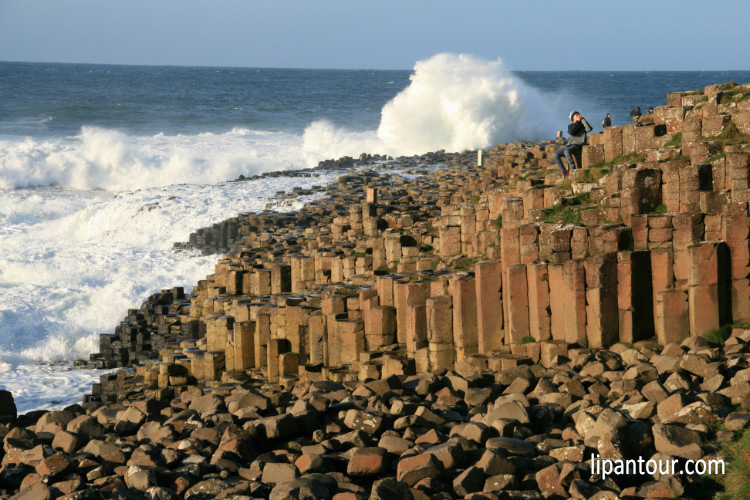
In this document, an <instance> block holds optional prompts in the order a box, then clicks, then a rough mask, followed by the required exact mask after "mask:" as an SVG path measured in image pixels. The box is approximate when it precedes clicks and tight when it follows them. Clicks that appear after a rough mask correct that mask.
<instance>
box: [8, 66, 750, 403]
mask: <svg viewBox="0 0 750 500" xmlns="http://www.w3.org/2000/svg"><path fill="white" fill-rule="evenodd" d="M749 80H750V72H747V71H745V72H627V73H621V72H522V73H513V72H510V71H508V70H507V69H506V68H505V67H504V65H503V63H502V61H501V60H495V61H484V60H481V59H478V58H476V57H472V56H468V55H456V54H438V55H436V56H434V57H431V58H429V59H427V60H424V61H419V62H416V63H415V66H414V68H413V69H412V70H409V71H374V70H361V71H350V70H346V71H344V70H302V69H257V68H189V67H137V66H106V65H81V64H37V63H34V64H31V63H3V62H0V387H2V388H5V389H7V390H10V391H11V392H12V393H13V395H14V397H15V400H16V404H17V406H18V409H19V411H20V412H25V411H30V410H33V409H40V408H55V407H60V406H65V405H69V404H73V403H76V402H80V400H81V398H82V395H83V394H84V393H86V392H89V391H90V389H91V384H92V383H93V382H96V381H98V378H99V376H100V375H101V374H102V372H100V371H97V370H80V369H74V368H73V366H72V364H73V361H74V360H75V359H81V358H88V356H89V354H91V353H92V352H97V351H98V350H99V349H98V347H99V346H98V334H99V333H111V332H112V331H113V330H114V327H115V326H116V325H117V323H118V322H119V321H120V320H121V319H122V318H123V317H124V316H125V314H126V313H127V310H128V309H129V308H134V307H138V306H139V305H140V304H141V303H142V302H143V301H144V300H145V299H146V298H147V297H148V296H149V295H151V294H153V293H155V292H158V291H159V290H161V289H165V288H172V287H175V286H183V287H185V288H186V290H187V291H190V289H191V287H192V286H193V285H194V284H195V283H196V282H197V281H198V280H199V279H203V278H204V277H205V276H206V275H207V274H210V273H211V272H212V271H213V267H214V265H215V263H216V260H217V257H216V256H202V255H200V254H198V253H195V252H185V251H181V252H175V251H174V250H173V243H174V242H177V241H186V240H187V238H188V235H189V234H190V233H191V232H192V231H195V230H196V229H198V228H200V227H205V226H209V225H212V224H213V223H216V222H219V221H221V220H223V219H226V218H228V217H232V216H235V215H236V214H238V213H241V212H252V211H260V210H263V209H264V208H266V206H267V205H268V204H269V203H271V204H273V199H274V195H275V194H276V193H277V192H279V191H291V190H292V189H293V188H294V187H296V186H306V187H308V186H310V185H311V184H318V185H325V184H326V183H329V182H333V181H335V179H336V177H337V176H338V175H339V174H340V172H326V171H323V170H315V171H311V175H312V176H311V177H291V176H290V177H285V176H278V177H261V178H256V179H253V180H247V181H235V179H237V178H238V177H239V176H245V177H251V176H254V175H257V174H262V173H265V172H272V171H280V170H300V169H308V168H310V167H313V166H315V165H317V163H318V162H319V161H321V160H325V159H331V158H338V157H340V156H343V155H350V156H359V154H361V153H378V154H389V155H392V156H397V155H413V154H419V153H425V152H429V151H436V150H440V149H444V150H447V151H462V150H466V149H478V148H489V147H492V146H494V145H495V144H497V143H498V142H509V141H516V140H529V141H536V140H540V139H551V138H553V137H554V135H555V131H556V130H558V129H563V130H564V129H565V127H566V125H567V116H568V113H569V112H570V111H573V110H576V111H579V112H581V113H583V114H584V116H586V117H587V118H588V120H589V121H590V122H591V123H592V125H594V126H595V130H600V127H598V124H599V123H601V120H602V119H603V118H604V115H605V114H606V113H608V112H609V113H612V118H613V123H614V124H615V125H617V124H623V123H626V122H628V121H629V117H628V116H627V115H628V111H629V110H630V108H632V107H634V106H636V105H640V106H641V109H642V110H644V111H645V110H646V109H647V108H648V107H649V106H659V105H663V104H665V103H666V92H668V91H676V90H690V89H697V88H702V87H704V86H705V85H709V84H714V83H722V82H727V81H737V82H738V83H743V82H747V81H749ZM311 199H312V197H299V198H297V199H294V200H293V201H292V202H291V203H289V204H286V205H278V204H276V205H274V206H275V209H277V210H295V209H297V208H299V207H300V206H302V204H304V203H305V202H306V201H309V200H311Z"/></svg>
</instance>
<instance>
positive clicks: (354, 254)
mask: <svg viewBox="0 0 750 500" xmlns="http://www.w3.org/2000/svg"><path fill="white" fill-rule="evenodd" d="M352 257H367V253H366V252H353V253H352Z"/></svg>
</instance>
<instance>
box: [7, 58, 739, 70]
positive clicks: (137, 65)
mask: <svg viewBox="0 0 750 500" xmlns="http://www.w3.org/2000/svg"><path fill="white" fill-rule="evenodd" d="M0 63H9V64H60V65H71V66H72V65H81V66H84V65H85V66H125V67H147V68H206V69H211V68H216V69H292V70H304V71H404V72H405V71H414V68H408V69H399V68H390V69H388V68H323V67H303V66H222V65H211V64H190V65H186V64H136V63H102V62H94V63H92V62H69V61H6V60H0ZM507 69H508V71H511V72H517V73H519V72H540V73H552V72H554V73H576V72H581V71H585V72H589V73H690V72H702V71H711V72H729V71H731V72H743V71H744V72H748V73H750V70H749V69H566V70H555V69H511V68H507Z"/></svg>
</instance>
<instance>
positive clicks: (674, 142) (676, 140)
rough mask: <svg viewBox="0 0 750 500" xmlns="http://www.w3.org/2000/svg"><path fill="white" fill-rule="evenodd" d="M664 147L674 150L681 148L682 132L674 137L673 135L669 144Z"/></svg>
mask: <svg viewBox="0 0 750 500" xmlns="http://www.w3.org/2000/svg"><path fill="white" fill-rule="evenodd" d="M664 146H665V147H668V148H676V147H679V146H682V132H677V133H676V134H675V135H673V136H672V138H671V139H670V140H669V142H668V143H666V144H665V145H664Z"/></svg>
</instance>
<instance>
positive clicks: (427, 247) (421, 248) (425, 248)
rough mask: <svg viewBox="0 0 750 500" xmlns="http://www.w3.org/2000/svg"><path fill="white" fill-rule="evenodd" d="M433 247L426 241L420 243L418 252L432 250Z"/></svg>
mask: <svg viewBox="0 0 750 500" xmlns="http://www.w3.org/2000/svg"><path fill="white" fill-rule="evenodd" d="M434 249H435V247H433V246H432V245H428V244H427V243H422V244H421V245H419V251H420V252H423V253H424V252H432V251H433V250H434Z"/></svg>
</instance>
